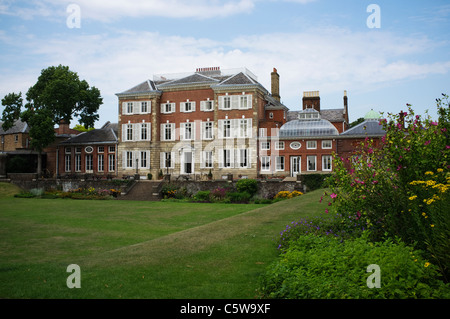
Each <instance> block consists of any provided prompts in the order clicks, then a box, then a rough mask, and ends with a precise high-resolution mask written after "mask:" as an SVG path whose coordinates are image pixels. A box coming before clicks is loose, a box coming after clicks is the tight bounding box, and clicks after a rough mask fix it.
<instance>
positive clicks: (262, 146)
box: [261, 142, 270, 151]
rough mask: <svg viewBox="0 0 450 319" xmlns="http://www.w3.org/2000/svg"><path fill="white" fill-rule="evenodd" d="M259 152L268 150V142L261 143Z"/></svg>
mask: <svg viewBox="0 0 450 319" xmlns="http://www.w3.org/2000/svg"><path fill="white" fill-rule="evenodd" d="M261 150H263V151H268V150H270V142H261Z"/></svg>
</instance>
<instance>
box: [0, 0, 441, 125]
mask: <svg viewBox="0 0 450 319" xmlns="http://www.w3.org/2000/svg"><path fill="white" fill-rule="evenodd" d="M71 4H75V5H77V6H78V8H79V21H80V27H79V28H69V27H68V24H67V20H68V18H70V17H71V13H72V12H73V11H71V10H69V12H68V10H67V9H68V7H69V5H71ZM370 4H376V5H378V7H379V9H380V27H379V28H369V27H368V25H367V19H368V18H369V16H370V15H371V14H373V12H367V7H368V6H369V5H370ZM69 8H70V7H69ZM69 20H70V21H75V20H71V19H69ZM448 52H450V3H449V2H448V1H439V0H430V1H422V0H409V1H392V0H391V1H384V0H383V1H376V0H371V1H362V0H341V1H333V0H224V1H219V0H210V1H207V0H189V1H182V0H109V1H108V0H42V1H14V0H0V97H3V96H4V95H6V94H7V93H10V92H19V91H21V92H22V93H23V94H25V92H26V91H27V90H28V88H29V87H30V86H32V85H33V84H34V83H35V82H36V80H37V77H38V76H39V74H40V71H41V70H42V69H44V68H46V67H48V66H51V65H58V64H63V65H68V66H69V67H70V68H71V70H73V71H75V72H77V73H78V74H79V76H80V78H82V79H86V80H87V81H88V82H89V84H90V85H92V86H96V87H97V88H99V89H100V91H101V93H102V97H103V101H104V104H103V105H102V106H101V108H100V112H99V113H100V120H99V122H98V123H97V124H96V127H100V126H101V125H102V124H103V123H104V122H106V121H111V122H117V97H116V96H115V93H118V92H122V91H124V90H126V89H129V88H131V87H132V86H134V85H136V84H138V83H140V82H142V81H144V80H147V79H152V78H153V75H154V74H160V73H177V72H191V71H192V72H193V71H195V69H196V68H198V67H212V66H220V67H221V68H222V69H229V68H239V67H247V68H248V69H249V70H251V71H252V72H253V73H255V74H256V75H257V76H258V80H259V82H261V83H262V84H263V85H264V86H265V87H266V88H267V89H269V90H270V72H271V71H272V69H273V68H274V67H275V68H277V69H278V73H279V74H280V95H281V99H282V102H283V103H284V104H285V105H286V106H288V107H289V108H290V109H291V110H298V109H300V107H301V98H302V92H303V91H309V90H319V91H320V96H321V106H322V108H336V107H342V96H343V91H344V90H347V92H348V98H349V113H350V120H351V121H353V120H356V119H357V118H359V117H362V116H364V114H365V113H366V112H367V111H369V110H370V109H372V108H373V109H374V110H377V111H380V112H385V113H386V112H400V111H401V110H405V109H406V107H405V105H406V103H411V104H412V105H413V107H414V109H415V110H416V113H419V114H423V113H424V112H425V110H427V109H428V110H430V114H432V115H434V114H435V103H434V101H435V99H436V98H438V97H440V94H441V93H449V94H450V54H449V53H448ZM0 110H2V108H1V107H0Z"/></svg>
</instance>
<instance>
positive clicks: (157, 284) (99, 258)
mask: <svg viewBox="0 0 450 319" xmlns="http://www.w3.org/2000/svg"><path fill="white" fill-rule="evenodd" d="M7 189H9V188H8V186H5V185H1V183H0V190H2V194H7V195H0V207H1V210H0V282H1V283H2V284H1V285H0V298H168V299H172V298H211V299H212V298H254V297H255V289H256V288H257V286H258V280H259V276H260V274H261V273H263V272H264V270H265V268H266V266H267V265H268V264H269V263H271V262H272V261H273V260H275V259H276V257H277V250H276V244H275V242H274V239H275V238H276V237H277V235H278V234H279V232H280V231H281V230H282V229H284V227H285V225H286V224H287V223H290V222H291V221H293V220H298V219H299V218H302V217H306V216H312V215H318V214H323V211H324V210H325V204H320V203H319V202H318V199H319V197H320V196H321V194H322V191H321V190H319V191H315V192H311V193H308V194H305V195H303V196H301V197H298V198H293V199H290V200H286V201H282V202H278V203H275V204H272V205H255V204H204V203H176V202H132V201H115V200H111V201H89V200H70V199H21V198H14V197H12V194H13V193H14V191H11V190H10V191H6V190H7ZM15 191H16V190H15ZM69 264H78V265H79V266H80V268H81V288H80V289H76V288H74V289H69V288H68V287H67V285H66V279H67V277H68V276H69V275H70V274H69V273H67V272H66V268H67V266H68V265H69Z"/></svg>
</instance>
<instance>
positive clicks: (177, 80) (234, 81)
mask: <svg viewBox="0 0 450 319" xmlns="http://www.w3.org/2000/svg"><path fill="white" fill-rule="evenodd" d="M203 85H206V86H210V87H211V88H212V89H221V88H223V89H229V88H241V87H242V88H246V87H249V86H250V87H259V88H260V89H262V90H263V91H264V92H265V93H268V92H267V90H266V89H265V88H264V87H263V86H262V85H261V84H260V83H259V82H258V81H257V79H256V76H255V75H254V74H253V73H252V72H250V71H249V70H247V69H246V68H239V69H228V70H220V69H217V70H214V71H208V72H204V71H197V72H193V73H183V74H181V73H180V74H172V75H170V74H165V75H155V76H154V80H153V81H152V80H147V81H144V82H142V83H140V84H138V85H136V86H134V87H132V88H131V89H128V90H126V91H123V92H121V93H117V94H116V95H117V96H123V95H131V94H143V93H162V91H161V90H162V89H164V88H173V87H181V86H203Z"/></svg>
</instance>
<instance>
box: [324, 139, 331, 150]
mask: <svg viewBox="0 0 450 319" xmlns="http://www.w3.org/2000/svg"><path fill="white" fill-rule="evenodd" d="M326 143H330V145H329V146H327V145H326ZM332 148H333V141H332V140H323V141H322V149H324V150H329V149H332Z"/></svg>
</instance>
